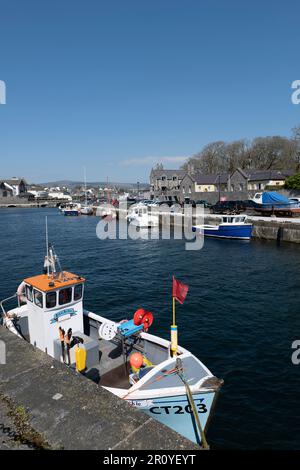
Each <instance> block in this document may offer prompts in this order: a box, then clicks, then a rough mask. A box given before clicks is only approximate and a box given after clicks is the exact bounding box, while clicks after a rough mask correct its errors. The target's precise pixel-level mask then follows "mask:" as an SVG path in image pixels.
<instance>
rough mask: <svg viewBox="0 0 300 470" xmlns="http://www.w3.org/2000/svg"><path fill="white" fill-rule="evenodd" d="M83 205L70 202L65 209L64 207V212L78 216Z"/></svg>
mask: <svg viewBox="0 0 300 470" xmlns="http://www.w3.org/2000/svg"><path fill="white" fill-rule="evenodd" d="M80 212H81V207H80V206H79V204H68V205H66V207H65V208H64V209H62V213H63V214H64V215H67V216H77V215H80Z"/></svg>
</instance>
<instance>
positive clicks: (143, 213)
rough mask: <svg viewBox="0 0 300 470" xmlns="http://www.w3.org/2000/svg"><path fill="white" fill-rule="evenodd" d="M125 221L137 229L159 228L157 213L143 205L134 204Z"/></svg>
mask: <svg viewBox="0 0 300 470" xmlns="http://www.w3.org/2000/svg"><path fill="white" fill-rule="evenodd" d="M127 220H128V222H130V223H131V224H132V225H136V226H137V227H139V228H151V227H158V226H159V215H158V213H157V211H153V210H151V208H149V207H148V206H147V205H145V204H135V205H134V206H133V207H131V208H130V209H129V212H128V215H127Z"/></svg>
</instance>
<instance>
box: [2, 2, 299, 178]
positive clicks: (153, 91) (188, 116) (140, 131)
mask: <svg viewBox="0 0 300 470" xmlns="http://www.w3.org/2000/svg"><path fill="white" fill-rule="evenodd" d="M299 31H300V3H299V2H297V1H296V0H285V1H284V2H281V1H271V0H269V1H268V0H261V1H256V0H253V1H251V2H242V1H233V0H226V1H224V0H184V1H183V0H151V1H150V0H147V1H146V0H109V1H108V0H106V1H101V0H85V1H78V0H72V1H71V0H51V2H50V1H47V0H44V1H42V2H41V1H40V0H27V1H26V2H25V1H23V0H18V1H16V0H0V80H4V81H5V83H6V87H7V96H6V104H5V105H0V156H1V170H0V177H9V176H14V175H23V176H25V177H26V178H27V179H28V180H29V181H30V182H33V181H36V182H42V181H51V180H54V179H73V180H78V179H82V178H83V167H84V166H86V168H87V180H88V181H95V180H106V178H107V177H108V178H109V180H111V181H121V182H126V181H127V182H136V181H141V182H142V181H148V174H149V171H150V169H151V167H152V165H153V164H154V163H155V162H158V161H162V162H163V163H164V165H165V167H166V168H176V167H178V166H179V165H181V164H182V162H183V161H184V158H186V157H187V156H190V155H192V154H194V153H196V152H197V151H199V150H200V149H201V147H202V146H203V145H205V144H206V143H208V142H210V141H212V140H232V139H239V138H242V137H246V138H252V137H254V136H259V135H275V134H280V135H289V134H290V129H291V128H292V127H293V126H295V125H297V124H300V105H298V106H295V105H293V104H292V103H291V93H292V90H291V83H292V82H293V81H294V80H296V79H300V70H299V44H300V32H299Z"/></svg>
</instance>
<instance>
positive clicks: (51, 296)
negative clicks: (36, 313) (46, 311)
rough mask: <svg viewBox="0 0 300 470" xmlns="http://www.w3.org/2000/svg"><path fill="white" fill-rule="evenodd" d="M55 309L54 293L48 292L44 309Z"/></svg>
mask: <svg viewBox="0 0 300 470" xmlns="http://www.w3.org/2000/svg"><path fill="white" fill-rule="evenodd" d="M54 307H56V292H48V293H47V295H46V308H54Z"/></svg>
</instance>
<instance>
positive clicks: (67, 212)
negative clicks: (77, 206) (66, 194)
mask: <svg viewBox="0 0 300 470" xmlns="http://www.w3.org/2000/svg"><path fill="white" fill-rule="evenodd" d="M64 215H66V216H72V217H76V216H77V215H79V211H77V210H64Z"/></svg>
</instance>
